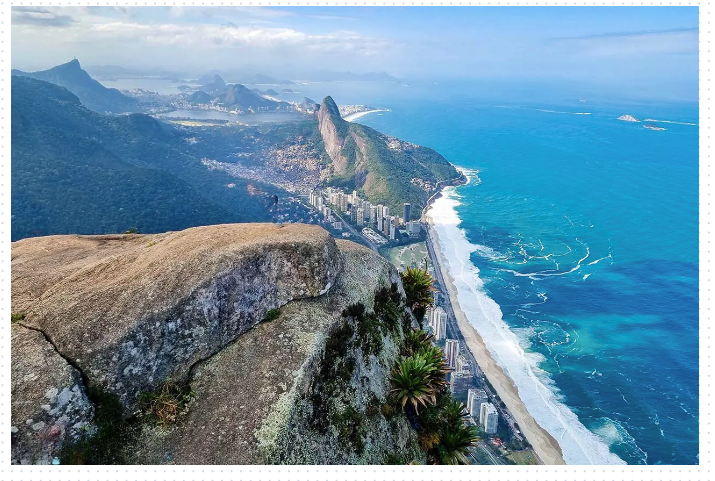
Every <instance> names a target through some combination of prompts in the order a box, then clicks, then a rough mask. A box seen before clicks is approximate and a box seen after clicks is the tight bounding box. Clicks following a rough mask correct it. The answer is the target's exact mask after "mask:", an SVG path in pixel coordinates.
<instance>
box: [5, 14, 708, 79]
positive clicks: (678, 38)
mask: <svg viewBox="0 0 715 481" xmlns="http://www.w3.org/2000/svg"><path fill="white" fill-rule="evenodd" d="M697 29H698V9H697V7H589V8H573V7H548V8H535V7H526V8H519V7H483V8H479V7H477V8H473V7H471V8H470V7H457V8H432V7H430V8H410V7H404V8H380V7H349V8H336V7H294V8H269V7H256V8H253V7H217V8H210V7H187V8H181V7H156V8H152V7H150V8H113V7H54V8H53V7H15V8H13V13H12V39H13V49H12V62H13V67H14V68H24V69H39V68H46V67H50V66H52V65H55V64H58V63H62V62H65V61H67V60H69V59H71V58H72V57H75V56H76V57H77V58H78V59H80V61H81V62H82V63H83V64H86V65H92V64H94V65H97V64H102V65H104V64H115V65H123V66H128V67H149V66H151V67H161V68H165V69H179V70H184V71H194V72H201V71H206V70H209V69H213V68H215V69H219V70H221V69H226V68H227V67H228V66H230V67H231V68H239V67H241V66H243V65H252V66H257V67H256V68H262V69H264V70H266V71H269V72H274V73H278V72H276V71H279V70H280V69H281V68H285V67H290V69H292V70H296V69H317V68H321V69H329V70H351V71H355V72H366V71H386V72H388V73H390V74H392V75H396V76H401V77H404V78H406V79H409V78H427V77H457V78H497V79H500V78H509V79H524V80H527V79H567V80H579V81H584V82H594V83H603V84H608V83H622V84H624V85H626V84H627V85H637V84H640V83H644V82H648V83H649V85H651V86H653V85H657V84H662V85H663V86H664V88H667V89H671V90H672V89H685V88H688V89H691V90H692V89H693V88H695V89H696V88H697V75H698V31H697ZM290 69H288V70H290ZM694 86H695V87H694Z"/></svg>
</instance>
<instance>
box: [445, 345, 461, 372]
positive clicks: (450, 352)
mask: <svg viewBox="0 0 715 481" xmlns="http://www.w3.org/2000/svg"><path fill="white" fill-rule="evenodd" d="M458 354H459V341H458V340H457V339H447V340H446V341H445V343H444V355H445V357H446V358H447V365H448V366H449V368H450V369H454V368H455V367H457V355H458Z"/></svg>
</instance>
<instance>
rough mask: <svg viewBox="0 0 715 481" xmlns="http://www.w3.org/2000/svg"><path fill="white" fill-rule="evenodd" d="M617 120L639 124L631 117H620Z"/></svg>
mask: <svg viewBox="0 0 715 481" xmlns="http://www.w3.org/2000/svg"><path fill="white" fill-rule="evenodd" d="M618 120H623V121H624V122H640V120H638V119H637V118H635V117H633V116H632V115H621V116H620V117H618Z"/></svg>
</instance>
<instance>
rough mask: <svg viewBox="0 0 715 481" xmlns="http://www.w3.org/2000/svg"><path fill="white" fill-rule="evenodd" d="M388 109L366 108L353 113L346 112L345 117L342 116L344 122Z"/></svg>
mask: <svg viewBox="0 0 715 481" xmlns="http://www.w3.org/2000/svg"><path fill="white" fill-rule="evenodd" d="M389 111H390V110H389V109H374V110H366V111H364V112H355V113H354V114H348V115H346V116H345V117H343V120H345V121H346V122H352V121H354V120H357V119H359V118H360V117H362V116H364V115H367V114H372V113H374V112H389Z"/></svg>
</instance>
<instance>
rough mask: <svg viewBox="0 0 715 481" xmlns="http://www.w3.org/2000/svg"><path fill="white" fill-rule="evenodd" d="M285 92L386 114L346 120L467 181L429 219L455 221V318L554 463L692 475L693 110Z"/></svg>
mask: <svg viewBox="0 0 715 481" xmlns="http://www.w3.org/2000/svg"><path fill="white" fill-rule="evenodd" d="M292 89H293V90H296V91H297V93H295V94H287V95H284V96H282V98H284V99H285V100H302V98H303V96H304V95H305V96H308V97H311V98H313V99H315V100H317V101H320V99H321V98H322V97H323V96H325V95H332V96H333V97H334V99H335V100H336V102H337V103H338V104H369V105H372V106H374V107H378V108H389V109H391V112H380V113H374V114H368V115H366V116H364V117H361V118H360V119H359V120H358V122H360V123H363V124H365V125H369V126H371V127H374V128H376V129H378V130H380V131H382V132H385V133H387V134H390V135H394V136H397V137H400V138H402V139H405V140H409V141H412V142H415V143H419V144H422V145H426V146H429V147H432V148H434V149H436V150H437V151H439V152H440V153H441V154H443V155H444V156H445V157H446V158H447V159H449V160H450V161H451V162H452V163H454V164H455V165H457V166H460V167H463V168H465V169H468V174H469V176H470V179H471V181H470V183H469V184H468V185H465V186H461V187H458V188H456V189H454V190H453V191H452V192H450V193H449V195H448V196H447V198H445V199H444V202H443V204H442V206H441V207H440V208H441V209H443V210H445V209H446V212H444V213H445V215H452V214H453V215H454V216H455V219H456V221H455V224H456V225H453V226H451V227H452V228H449V227H450V226H446V227H445V228H444V229H443V230H442V232H440V236H441V237H440V242H446V243H447V242H448V243H449V247H450V249H451V250H450V256H451V257H452V258H454V259H457V261H456V262H455V266H462V271H463V272H456V267H455V266H451V267H452V269H453V276H454V277H456V278H459V279H460V282H462V283H464V284H465V285H463V286H462V288H460V299H459V302H460V306H461V307H462V309H463V310H464V311H465V313H467V315H468V316H470V322H472V323H473V324H477V323H479V322H482V321H480V320H479V319H482V320H485V319H486V320H488V321H489V323H487V324H483V325H482V326H481V329H482V331H484V332H482V331H480V333H482V334H483V336H484V337H485V339H487V340H488V339H490V338H491V339H496V340H497V341H499V342H493V343H492V345H491V348H492V351H493V352H492V354H493V355H494V354H496V356H495V357H496V358H498V359H497V362H499V363H500V364H501V365H502V366H508V367H509V370H510V375H511V376H512V377H513V378H515V379H518V382H517V384H518V385H519V392H520V396H521V397H522V399H523V400H524V402H525V404H526V405H527V407H528V408H529V411H530V412H531V413H532V415H534V416H535V418H537V420H538V421H539V422H540V423H541V424H542V426H544V427H545V428H546V429H548V430H549V432H551V433H552V434H553V435H554V436H555V437H556V438H557V439H558V440H559V441H560V442H561V444H562V449H563V451H564V456H565V457H566V459H567V461H568V462H571V463H584V462H592V463H613V462H619V461H621V460H622V461H625V462H627V463H629V464H638V463H648V464H658V463H664V464H697V463H698V441H699V439H698V375H699V372H698V334H699V332H698V329H699V326H698V127H697V126H696V125H686V124H697V123H698V105H697V103H696V102H689V103H688V102H682V101H681V102H667V101H662V100H660V101H654V100H642V99H628V98H616V97H614V96H612V95H608V94H606V93H604V92H600V91H598V90H596V89H591V90H587V89H586V88H585V87H583V86H581V87H579V91H576V90H575V89H574V88H573V86H571V85H561V86H558V87H555V86H553V85H548V84H542V85H539V86H534V85H530V86H526V87H524V86H520V85H516V84H509V83H500V84H493V83H491V84H490V83H469V84H467V83H462V84H452V85H445V84H432V85H423V86H419V87H403V86H398V85H386V84H375V83H370V82H362V83H360V82H358V83H354V82H351V83H316V84H309V85H296V86H293V87H292ZM582 100H583V101H582ZM584 101H585V102H584ZM577 114H579V115H577ZM585 114H588V115H585ZM624 114H630V115H633V116H635V117H637V118H639V119H646V118H651V119H657V120H661V121H672V122H682V123H680V124H679V123H667V122H656V124H657V125H659V126H661V127H664V128H666V129H667V130H665V131H653V130H648V129H645V128H643V123H629V122H623V121H619V120H616V119H617V117H619V116H621V115H624ZM467 264H469V265H467ZM465 266H466V267H465ZM477 327H478V330H480V327H479V326H477ZM501 327H503V331H501V332H498V331H500V328H501ZM490 329H491V331H490ZM485 330H486V331H485ZM510 343H512V344H514V345H510ZM517 344H518V346H520V347H521V349H523V350H524V351H525V355H515V353H516V354H519V353H520V352H521V351H520V350H519V349H515V347H518V346H516V345H517ZM543 390H548V395H547V394H544V392H543ZM604 451H605V455H604ZM616 456H617V457H616Z"/></svg>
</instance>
